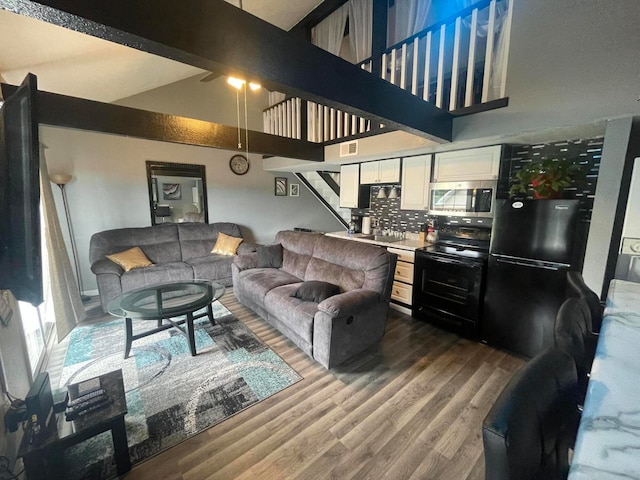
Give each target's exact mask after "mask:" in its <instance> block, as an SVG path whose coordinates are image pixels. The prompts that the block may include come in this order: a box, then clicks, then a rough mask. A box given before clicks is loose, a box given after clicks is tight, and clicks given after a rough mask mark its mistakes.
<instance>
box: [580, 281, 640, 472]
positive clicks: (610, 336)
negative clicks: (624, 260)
mask: <svg viewBox="0 0 640 480" xmlns="http://www.w3.org/2000/svg"><path fill="white" fill-rule="evenodd" d="M639 346H640V283H633V282H627V281H624V280H612V281H611V284H610V286H609V291H608V294H607V307H606V309H605V312H604V319H603V322H602V329H601V330H600V338H599V339H598V347H597V349H596V355H595V360H594V361H593V367H592V368H591V377H590V379H589V390H588V392H587V398H586V401H585V405H584V412H583V413H582V419H581V421H580V428H579V429H578V439H577V442H576V448H575V454H574V456H573V461H572V463H571V471H570V473H569V480H588V479H589V480H592V479H597V480H609V479H611V480H613V479H622V478H625V479H640V455H638V452H639V451H640V435H638V431H639V427H640V410H639V408H638V399H639V398H640V348H639Z"/></svg>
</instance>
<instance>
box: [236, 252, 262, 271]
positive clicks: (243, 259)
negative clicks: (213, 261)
mask: <svg viewBox="0 0 640 480" xmlns="http://www.w3.org/2000/svg"><path fill="white" fill-rule="evenodd" d="M233 265H234V266H235V267H236V268H237V269H238V271H239V272H241V271H243V270H249V269H250V268H257V266H258V254H257V253H255V252H252V253H247V254H245V255H236V256H235V257H233Z"/></svg>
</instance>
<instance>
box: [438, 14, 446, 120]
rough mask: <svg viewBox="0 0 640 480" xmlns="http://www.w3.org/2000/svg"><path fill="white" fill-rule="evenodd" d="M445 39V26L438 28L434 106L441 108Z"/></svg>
mask: <svg viewBox="0 0 640 480" xmlns="http://www.w3.org/2000/svg"><path fill="white" fill-rule="evenodd" d="M445 38H446V25H444V24H443V25H442V26H441V27H440V46H439V47H440V48H439V52H438V80H437V84H436V106H437V107H438V108H442V87H443V84H444V41H445Z"/></svg>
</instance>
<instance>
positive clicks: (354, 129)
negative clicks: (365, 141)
mask: <svg viewBox="0 0 640 480" xmlns="http://www.w3.org/2000/svg"><path fill="white" fill-rule="evenodd" d="M356 133H358V117H356V116H355V115H351V131H350V132H349V135H355V134H356Z"/></svg>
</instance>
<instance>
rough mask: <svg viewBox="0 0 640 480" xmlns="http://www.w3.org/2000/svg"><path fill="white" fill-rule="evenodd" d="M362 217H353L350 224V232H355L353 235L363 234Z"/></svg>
mask: <svg viewBox="0 0 640 480" xmlns="http://www.w3.org/2000/svg"><path fill="white" fill-rule="evenodd" d="M362 217H363V216H362V215H351V222H350V223H349V231H351V230H353V233H361V232H362Z"/></svg>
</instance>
